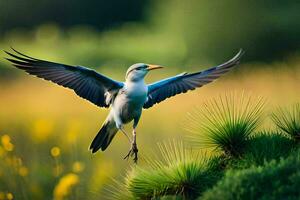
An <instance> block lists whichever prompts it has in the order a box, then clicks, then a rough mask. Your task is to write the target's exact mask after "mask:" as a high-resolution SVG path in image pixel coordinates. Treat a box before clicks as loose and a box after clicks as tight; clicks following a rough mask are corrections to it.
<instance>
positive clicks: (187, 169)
mask: <svg viewBox="0 0 300 200" xmlns="http://www.w3.org/2000/svg"><path fill="white" fill-rule="evenodd" d="M158 148H159V152H160V154H161V156H160V157H161V158H148V159H146V162H147V167H145V168H143V167H136V168H133V169H132V170H131V171H130V172H129V173H128V175H127V177H126V180H125V186H126V188H127V190H128V191H129V193H130V194H131V195H132V196H133V197H134V199H160V198H161V197H164V196H168V195H169V196H173V195H174V196H176V199H180V198H183V199H191V200H192V199H195V198H196V197H197V196H198V195H199V194H200V193H201V192H203V191H204V190H206V189H207V188H208V187H211V186H212V185H213V184H214V183H215V182H216V181H217V179H218V178H219V177H220V173H219V172H216V171H214V170H213V164H211V163H209V162H208V160H205V158H202V157H200V155H199V153H195V152H193V151H192V150H187V149H186V148H185V147H184V145H183V144H182V143H179V142H169V143H163V144H159V145H158ZM165 198H167V197H165ZM170 198H171V197H170Z"/></svg>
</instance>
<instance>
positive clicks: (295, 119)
mask: <svg viewBox="0 0 300 200" xmlns="http://www.w3.org/2000/svg"><path fill="white" fill-rule="evenodd" d="M271 117H272V120H273V122H274V123H275V124H276V126H277V127H278V128H279V129H280V130H281V131H283V132H284V133H286V134H288V135H289V136H290V137H291V138H293V139H294V140H296V141H298V142H299V141H300V104H299V103H298V104H296V105H294V106H291V107H290V108H278V109H277V111H276V112H274V113H272V115H271Z"/></svg>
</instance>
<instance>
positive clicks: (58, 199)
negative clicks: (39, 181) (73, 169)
mask: <svg viewBox="0 0 300 200" xmlns="http://www.w3.org/2000/svg"><path fill="white" fill-rule="evenodd" d="M78 183H79V177H78V176H77V175H76V174H74V173H69V174H66V175H65V176H63V177H62V178H61V179H60V180H59V182H58V184H57V185H56V186H55V188H54V192H53V195H54V200H63V199H64V198H65V197H67V196H68V195H69V194H70V193H71V190H72V188H73V187H74V186H75V185H77V184H78Z"/></svg>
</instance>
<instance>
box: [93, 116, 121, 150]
mask: <svg viewBox="0 0 300 200" xmlns="http://www.w3.org/2000/svg"><path fill="white" fill-rule="evenodd" d="M117 132H118V129H117V127H116V124H115V122H114V121H113V120H106V121H105V122H104V124H103V125H102V127H101V129H100V131H99V132H98V134H97V135H96V137H95V138H94V140H93V142H92V143H91V146H90V150H91V151H92V153H95V152H97V151H98V150H99V149H101V150H102V151H104V150H105V149H106V148H107V147H108V146H109V144H110V143H111V141H112V139H113V138H114V136H115V135H116V133H117Z"/></svg>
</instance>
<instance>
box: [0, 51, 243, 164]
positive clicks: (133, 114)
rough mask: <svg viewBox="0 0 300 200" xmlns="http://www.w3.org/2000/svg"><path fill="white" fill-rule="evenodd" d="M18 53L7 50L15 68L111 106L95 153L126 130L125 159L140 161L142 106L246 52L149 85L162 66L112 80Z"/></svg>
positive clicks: (199, 81)
mask: <svg viewBox="0 0 300 200" xmlns="http://www.w3.org/2000/svg"><path fill="white" fill-rule="evenodd" d="M13 51H14V52H15V54H13V53H10V52H7V51H5V52H6V53H7V54H8V55H10V56H11V57H12V58H6V59H7V60H8V61H10V62H11V63H12V64H13V65H14V66H15V67H17V68H19V69H22V70H24V71H26V72H27V73H29V74H32V75H36V76H37V77H40V78H43V79H46V80H49V81H52V82H54V83H57V84H58V85H61V86H64V87H67V88H70V89H73V90H74V91H75V93H76V94H77V95H79V96H80V97H82V98H84V99H87V100H89V101H90V102H92V103H93V104H95V105H97V106H99V107H111V110H110V112H109V115H108V117H107V118H106V120H105V122H104V123H103V125H102V128H101V129H100V131H99V133H98V134H97V135H96V137H95V138H94V140H93V142H92V143H91V145H90V149H91V151H92V152H93V153H95V152H96V151H98V150H99V149H101V150H102V151H104V150H105V149H106V148H107V147H108V146H109V144H110V143H111V141H112V139H113V137H114V136H115V134H116V133H117V132H118V130H120V131H122V132H123V133H124V135H126V137H127V138H128V139H129V141H130V142H131V149H130V151H129V153H128V154H127V156H126V157H125V158H128V157H129V156H134V158H133V159H134V161H135V162H136V161H137V152H138V149H137V145H136V126H137V124H138V122H139V119H140V116H141V114H142V109H143V108H145V109H147V108H150V107H152V106H153V105H154V104H157V103H159V102H161V101H163V100H165V99H167V98H169V97H171V96H174V95H176V94H180V93H185V92H187V91H189V90H194V89H196V88H199V87H201V86H203V85H205V84H207V83H210V82H212V81H213V80H215V79H217V78H218V77H220V76H221V75H222V74H224V73H226V72H228V71H229V70H230V69H232V68H233V67H234V66H235V65H237V64H238V63H239V62H240V58H241V56H242V54H243V51H242V50H240V51H239V52H238V54H237V55H236V56H235V57H233V58H232V59H231V60H229V61H227V62H226V63H224V64H221V65H219V66H216V67H212V68H209V69H207V70H204V71H200V72H196V73H191V74H188V73H182V74H179V75H177V76H174V77H170V78H167V79H164V80H161V81H158V82H155V83H152V84H149V85H146V84H145V82H144V77H145V76H146V75H147V73H148V72H149V71H151V70H153V69H159V68H162V67H161V66H158V65H150V64H144V63H138V64H134V65H132V66H131V67H129V69H128V70H127V72H126V77H125V82H119V81H115V80H112V79H110V78H108V77H106V76H104V75H102V74H100V73H97V72H96V71H94V70H91V69H88V68H85V67H81V66H70V65H65V64H59V63H54V62H49V61H45V60H40V59H36V58H33V57H29V56H27V55H25V54H22V53H20V52H18V51H16V50H14V49H13ZM131 121H133V138H132V139H130V138H129V136H128V134H127V133H126V132H125V131H124V129H123V126H124V124H127V123H129V122H131Z"/></svg>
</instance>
